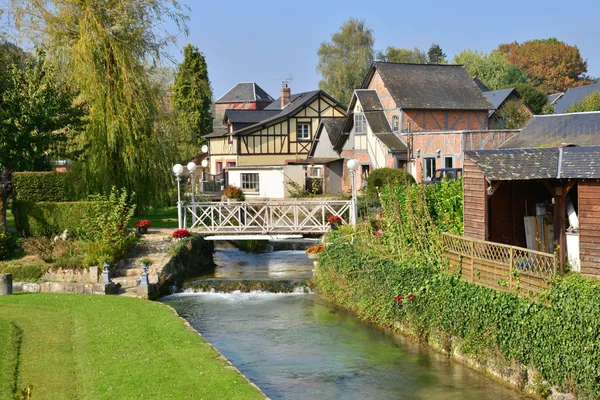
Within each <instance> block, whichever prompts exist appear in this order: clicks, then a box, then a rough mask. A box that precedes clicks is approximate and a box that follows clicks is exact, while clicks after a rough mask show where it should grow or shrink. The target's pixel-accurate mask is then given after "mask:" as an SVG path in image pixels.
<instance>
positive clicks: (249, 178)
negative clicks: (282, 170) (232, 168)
mask: <svg viewBox="0 0 600 400" xmlns="http://www.w3.org/2000/svg"><path fill="white" fill-rule="evenodd" d="M240 175H241V179H242V190H245V191H254V192H258V191H259V186H258V174H257V173H252V174H240Z"/></svg>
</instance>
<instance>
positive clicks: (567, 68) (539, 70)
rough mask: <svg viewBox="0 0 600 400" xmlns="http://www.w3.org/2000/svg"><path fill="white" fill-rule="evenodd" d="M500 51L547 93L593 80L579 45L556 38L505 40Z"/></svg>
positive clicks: (499, 47) (499, 48)
mask: <svg viewBox="0 0 600 400" xmlns="http://www.w3.org/2000/svg"><path fill="white" fill-rule="evenodd" d="M498 51H500V52H501V53H502V54H504V55H505V56H506V59H507V61H508V62H510V63H511V64H513V65H516V66H517V67H519V68H521V69H522V70H523V71H524V72H525V73H526V74H527V76H528V77H529V80H530V81H531V83H532V84H533V85H534V86H537V87H539V88H540V89H541V90H542V91H543V92H544V93H546V94H551V93H556V92H564V91H566V90H567V89H569V88H571V87H574V86H581V85H586V84H589V83H592V81H591V80H589V79H588V78H587V77H586V76H585V75H584V74H585V73H586V72H587V61H584V60H583V59H582V58H581V54H580V53H579V49H578V48H577V46H571V45H568V44H566V43H564V42H561V41H559V40H558V39H556V38H550V39H536V40H530V41H527V42H524V43H521V44H519V43H517V42H513V43H509V44H501V45H500V46H498Z"/></svg>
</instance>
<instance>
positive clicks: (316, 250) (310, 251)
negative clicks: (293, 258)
mask: <svg viewBox="0 0 600 400" xmlns="http://www.w3.org/2000/svg"><path fill="white" fill-rule="evenodd" d="M323 249H324V247H323V245H322V244H321V243H318V244H315V245H314V246H311V247H310V248H309V249H308V250H306V253H307V254H319V253H320V252H322V251H323Z"/></svg>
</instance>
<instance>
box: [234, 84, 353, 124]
mask: <svg viewBox="0 0 600 400" xmlns="http://www.w3.org/2000/svg"><path fill="white" fill-rule="evenodd" d="M319 96H325V97H327V98H328V99H329V100H331V101H333V102H334V103H335V104H336V105H338V106H339V107H340V108H343V107H342V105H341V104H340V103H338V102H337V101H336V100H335V99H334V98H333V97H331V96H330V95H329V94H327V93H326V92H325V91H323V90H313V91H310V92H304V93H297V94H295V95H292V96H291V97H290V103H289V104H288V105H287V106H286V107H285V108H283V109H282V110H280V112H279V113H277V114H275V115H273V116H271V117H269V118H267V119H265V120H263V121H260V122H258V123H256V124H254V125H251V126H248V127H246V128H243V129H240V130H239V131H237V132H236V133H235V134H236V135H241V134H248V133H252V132H254V131H255V130H258V129H261V127H263V126H265V125H268V124H272V123H276V122H279V121H280V120H283V119H285V118H287V117H289V116H292V115H294V114H295V113H296V112H297V111H299V110H300V109H302V108H303V107H305V106H307V105H308V104H309V103H310V102H312V101H313V100H315V99H316V98H318V97H319ZM274 103H277V100H276V101H275V102H274ZM272 105H273V104H271V105H269V106H268V107H266V108H265V110H267V111H269V110H271V111H272V110H274V109H275V110H276V108H271V106H272ZM263 111H264V110H263Z"/></svg>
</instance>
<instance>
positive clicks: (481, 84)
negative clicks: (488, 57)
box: [473, 77, 490, 92]
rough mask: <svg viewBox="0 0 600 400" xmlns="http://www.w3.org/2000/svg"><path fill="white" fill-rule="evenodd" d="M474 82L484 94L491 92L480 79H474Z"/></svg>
mask: <svg viewBox="0 0 600 400" xmlns="http://www.w3.org/2000/svg"><path fill="white" fill-rule="evenodd" d="M473 82H475V84H476V85H477V87H478V88H479V89H481V91H482V92H489V91H490V89H489V88H488V87H487V86H485V83H483V82H481V81H480V80H479V78H478V77H475V78H473Z"/></svg>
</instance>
